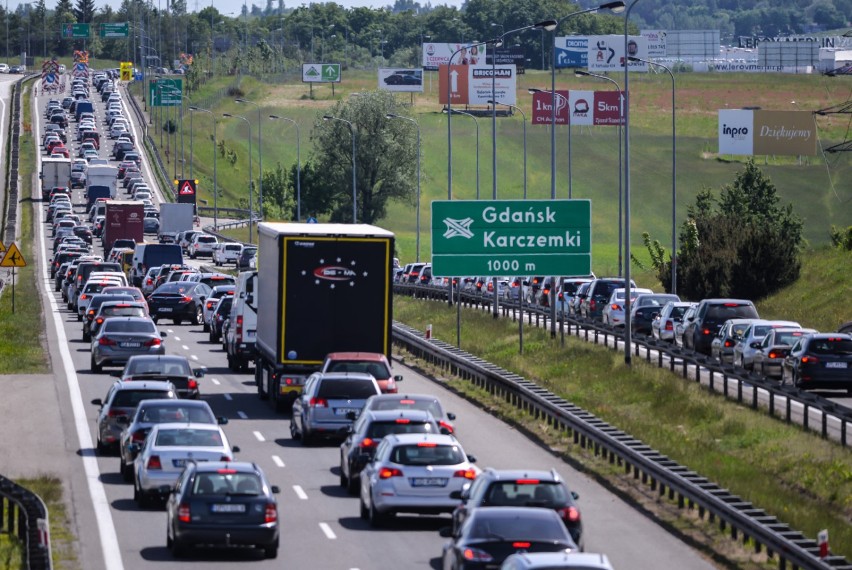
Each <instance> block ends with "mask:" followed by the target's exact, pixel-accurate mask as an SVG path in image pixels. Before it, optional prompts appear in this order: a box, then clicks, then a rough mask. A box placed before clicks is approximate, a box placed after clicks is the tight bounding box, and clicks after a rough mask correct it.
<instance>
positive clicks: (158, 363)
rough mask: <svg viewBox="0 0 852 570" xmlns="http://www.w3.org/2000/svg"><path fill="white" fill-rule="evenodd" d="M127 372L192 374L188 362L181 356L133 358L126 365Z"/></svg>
mask: <svg viewBox="0 0 852 570" xmlns="http://www.w3.org/2000/svg"><path fill="white" fill-rule="evenodd" d="M127 373H128V374H173V375H177V374H180V375H183V376H192V370H191V369H190V367H189V363H188V362H187V361H186V360H183V359H182V358H168V359H162V358H133V359H132V360H131V362H130V364H129V365H128V367H127Z"/></svg>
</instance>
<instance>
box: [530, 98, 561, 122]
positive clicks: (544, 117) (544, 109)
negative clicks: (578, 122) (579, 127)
mask: <svg viewBox="0 0 852 570" xmlns="http://www.w3.org/2000/svg"><path fill="white" fill-rule="evenodd" d="M556 93H557V94H558V95H562V97H558V96H557V97H556V124H557V125H567V124H568V91H565V90H561V89H557V90H556ZM551 99H553V97H551V96H550V93H549V92H548V93H542V92H540V91H539V92H536V93H533V98H532V107H533V108H532V124H533V125H549V124H550V121H551V119H552V118H553V116H552V113H553V109H552V107H551Z"/></svg>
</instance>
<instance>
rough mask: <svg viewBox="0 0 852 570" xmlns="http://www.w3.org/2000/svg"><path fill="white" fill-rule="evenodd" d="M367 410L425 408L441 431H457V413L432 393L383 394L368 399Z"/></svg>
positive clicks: (449, 433) (450, 432)
mask: <svg viewBox="0 0 852 570" xmlns="http://www.w3.org/2000/svg"><path fill="white" fill-rule="evenodd" d="M367 410H425V411H427V412H429V413H430V414H432V417H433V418H435V420H437V422H438V427H439V428H440V429H441V433H443V434H448V435H451V434H454V433H455V426H454V425H453V423H452V422H454V421H456V415H455V414H454V413H452V412H447V411H445V410H444V406H442V405H441V400H439V399H438V397H437V396H432V395H431V394H400V393H397V394H381V395H379V396H373V397H372V398H370V399H369V400H367V403H366V404H364V410H363V411H364V412H366V411H367Z"/></svg>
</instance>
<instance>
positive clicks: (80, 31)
mask: <svg viewBox="0 0 852 570" xmlns="http://www.w3.org/2000/svg"><path fill="white" fill-rule="evenodd" d="M60 31H61V32H62V38H63V39H72V40H77V39H88V38H89V37H90V35H89V33H90V26H89V24H62V29H61V30H60Z"/></svg>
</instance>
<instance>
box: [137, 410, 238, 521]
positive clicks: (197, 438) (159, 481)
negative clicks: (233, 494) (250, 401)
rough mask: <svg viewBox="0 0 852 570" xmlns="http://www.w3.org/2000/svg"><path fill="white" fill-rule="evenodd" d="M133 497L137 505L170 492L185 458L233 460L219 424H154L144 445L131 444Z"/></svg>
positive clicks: (233, 450) (231, 452) (236, 449)
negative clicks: (134, 455) (134, 454)
mask: <svg viewBox="0 0 852 570" xmlns="http://www.w3.org/2000/svg"><path fill="white" fill-rule="evenodd" d="M129 449H130V452H131V453H136V458H135V459H134V460H133V499H134V500H135V501H136V503H137V504H138V505H139V506H140V507H144V506H147V505H148V503H149V502H150V500H151V499H154V498H157V497H159V498H162V497H165V495H166V494H167V493H168V492H169V491H171V488H172V487H173V486H174V484H175V482H176V481H177V480H178V477H179V476H180V474H181V472H182V471H183V468H184V467H186V464H187V462H188V461H233V460H234V453H236V452H238V451H239V448H238V447H231V443H230V442H229V441H228V438H227V436H226V435H225V432H224V431H223V430H222V428H220V427H219V426H218V425H211V424H205V423H192V422H180V423H166V424H156V425H154V426H153V427H152V428H151V431H150V432H148V437H146V438H145V442H144V443H143V444H141V445H140V444H137V443H133V444H131V445H130V448H129Z"/></svg>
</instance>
